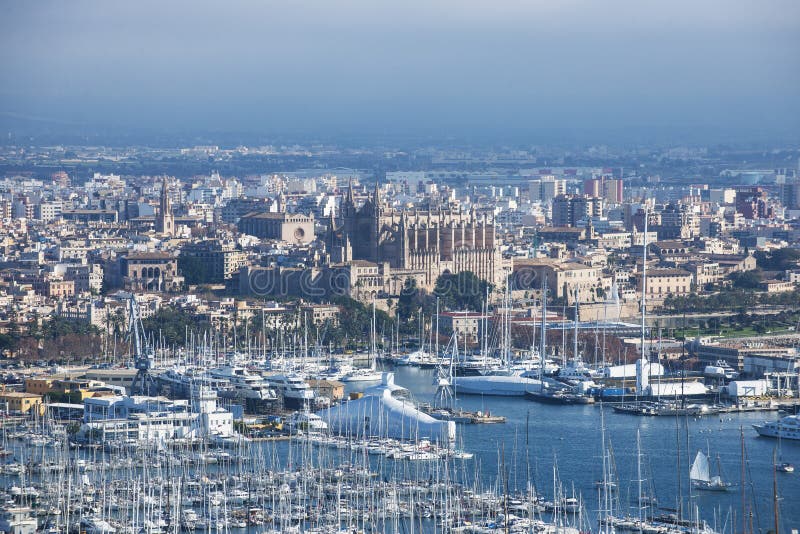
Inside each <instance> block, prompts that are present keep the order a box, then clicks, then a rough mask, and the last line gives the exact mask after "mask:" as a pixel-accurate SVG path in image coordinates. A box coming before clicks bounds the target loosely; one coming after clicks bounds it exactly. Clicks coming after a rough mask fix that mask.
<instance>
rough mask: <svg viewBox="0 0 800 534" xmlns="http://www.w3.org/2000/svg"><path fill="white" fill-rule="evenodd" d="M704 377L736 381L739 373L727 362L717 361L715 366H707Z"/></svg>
mask: <svg viewBox="0 0 800 534" xmlns="http://www.w3.org/2000/svg"><path fill="white" fill-rule="evenodd" d="M703 376H706V377H708V378H715V379H721V378H723V379H725V380H736V379H737V378H739V373H738V372H737V371H736V369H734V368H733V367H731V366H730V364H729V363H728V362H726V361H725V360H717V362H716V363H715V364H714V365H706V367H705V369H704V370H703Z"/></svg>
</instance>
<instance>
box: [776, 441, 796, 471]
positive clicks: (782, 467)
mask: <svg viewBox="0 0 800 534" xmlns="http://www.w3.org/2000/svg"><path fill="white" fill-rule="evenodd" d="M777 456H778V461H777V462H776V463H775V470H776V471H780V472H781V473H794V465H792V464H790V463H789V462H784V461H783V453H782V451H781V435H780V434H778V450H777Z"/></svg>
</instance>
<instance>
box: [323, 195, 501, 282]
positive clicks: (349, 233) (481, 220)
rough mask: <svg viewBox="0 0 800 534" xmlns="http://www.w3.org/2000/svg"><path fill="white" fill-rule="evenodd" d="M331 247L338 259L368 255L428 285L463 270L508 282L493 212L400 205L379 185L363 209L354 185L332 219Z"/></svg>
mask: <svg viewBox="0 0 800 534" xmlns="http://www.w3.org/2000/svg"><path fill="white" fill-rule="evenodd" d="M326 246H327V250H328V254H329V255H330V261H331V262H333V263H348V262H351V261H353V260H366V261H369V262H372V263H375V264H378V265H379V266H384V269H385V268H386V267H389V268H390V269H391V273H392V275H397V277H403V276H404V275H408V276H414V278H416V279H417V280H419V281H422V282H423V284H422V285H424V286H425V288H426V289H432V287H433V285H434V284H435V283H436V279H437V278H438V277H439V275H441V274H442V273H446V272H449V273H453V274H456V273H459V272H462V271H471V272H473V273H475V275H476V276H478V277H479V278H482V279H484V280H486V281H488V282H489V283H492V284H496V285H502V278H503V274H502V255H501V253H500V247H499V244H498V242H497V240H496V237H495V225H494V219H493V216H492V214H491V212H489V213H485V212H476V211H475V210H474V209H473V210H471V211H469V212H462V211H460V210H456V209H452V208H450V207H438V208H429V209H427V210H417V209H414V210H395V209H393V208H391V207H388V206H386V205H385V204H384V203H383V201H382V200H381V195H380V189H379V188H378V185H377V184H376V186H375V192H374V193H373V195H372V198H370V199H368V200H367V201H366V202H365V203H364V204H363V205H362V206H361V207H360V208H359V207H357V206H356V203H355V200H354V198H353V189H352V187H349V188H348V190H347V194H346V196H345V198H344V199H342V202H341V207H340V209H339V215H338V217H334V216H332V217H331V219H330V221H329V224H328V235H327V238H326ZM384 274H385V273H384Z"/></svg>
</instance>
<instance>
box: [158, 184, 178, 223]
mask: <svg viewBox="0 0 800 534" xmlns="http://www.w3.org/2000/svg"><path fill="white" fill-rule="evenodd" d="M156 232H158V233H159V234H161V235H164V236H168V237H172V236H174V235H175V218H174V216H173V215H172V200H171V199H170V198H169V188H168V185H167V179H166V177H165V178H164V181H163V182H162V183H161V201H160V202H159V211H158V217H156Z"/></svg>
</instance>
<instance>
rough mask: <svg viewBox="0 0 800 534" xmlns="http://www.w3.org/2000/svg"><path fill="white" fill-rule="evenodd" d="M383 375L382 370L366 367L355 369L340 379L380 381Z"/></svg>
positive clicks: (346, 380) (345, 380)
mask: <svg viewBox="0 0 800 534" xmlns="http://www.w3.org/2000/svg"><path fill="white" fill-rule="evenodd" d="M382 377H383V373H382V372H381V371H377V370H375V369H369V368H366V369H353V370H352V371H350V372H349V373H347V374H346V375H343V376H342V378H340V379H339V380H341V381H342V382H380V381H381V378H382Z"/></svg>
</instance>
